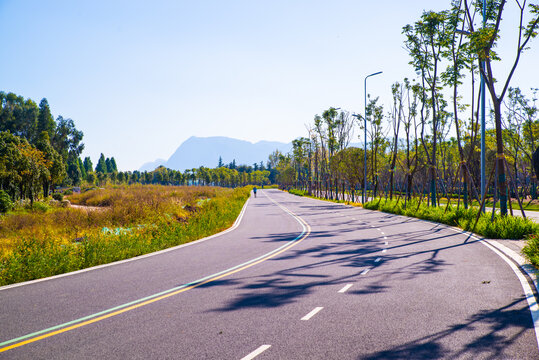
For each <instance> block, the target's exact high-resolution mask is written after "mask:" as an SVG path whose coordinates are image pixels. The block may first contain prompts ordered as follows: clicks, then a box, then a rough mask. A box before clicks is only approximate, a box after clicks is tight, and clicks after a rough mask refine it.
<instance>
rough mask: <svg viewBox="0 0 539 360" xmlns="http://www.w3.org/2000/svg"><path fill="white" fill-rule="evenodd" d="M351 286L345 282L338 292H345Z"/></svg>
mask: <svg viewBox="0 0 539 360" xmlns="http://www.w3.org/2000/svg"><path fill="white" fill-rule="evenodd" d="M351 287H352V284H346V285H345V286H344V287H343V288H342V289H341V290H339V292H340V293H345V292H346V291H347V290H348V289H350V288H351Z"/></svg>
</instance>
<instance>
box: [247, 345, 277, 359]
mask: <svg viewBox="0 0 539 360" xmlns="http://www.w3.org/2000/svg"><path fill="white" fill-rule="evenodd" d="M270 347H271V345H262V346H260V347H259V348H258V349H256V350H255V351H253V352H252V353H250V354H249V355H247V356H244V357H242V358H241V360H251V359H254V358H255V357H257V356H258V355H260V354H262V353H263V352H264V351H266V350H268V349H269V348H270Z"/></svg>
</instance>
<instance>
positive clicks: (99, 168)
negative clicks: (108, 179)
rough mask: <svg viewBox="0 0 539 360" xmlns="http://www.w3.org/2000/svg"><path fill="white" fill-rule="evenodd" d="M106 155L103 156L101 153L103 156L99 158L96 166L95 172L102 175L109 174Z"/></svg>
mask: <svg viewBox="0 0 539 360" xmlns="http://www.w3.org/2000/svg"><path fill="white" fill-rule="evenodd" d="M105 161H106V160H105V155H103V153H101V155H100V156H99V160H98V161H97V165H96V166H95V172H96V173H102V174H106V173H107V164H106V162H105Z"/></svg>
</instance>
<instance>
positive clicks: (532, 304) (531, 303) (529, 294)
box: [479, 240, 539, 346]
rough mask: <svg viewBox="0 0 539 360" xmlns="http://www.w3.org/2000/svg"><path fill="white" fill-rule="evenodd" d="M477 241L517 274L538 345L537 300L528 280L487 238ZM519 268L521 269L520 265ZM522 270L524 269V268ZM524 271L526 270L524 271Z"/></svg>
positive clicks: (538, 315) (538, 314) (538, 307)
mask: <svg viewBox="0 0 539 360" xmlns="http://www.w3.org/2000/svg"><path fill="white" fill-rule="evenodd" d="M479 242H481V243H482V244H483V245H485V246H486V247H488V248H489V249H491V250H492V251H494V252H495V253H496V254H497V255H498V256H499V257H501V258H502V259H503V260H504V261H505V262H506V263H507V264H509V266H510V267H511V269H512V270H513V272H514V273H515V274H516V275H517V277H518V280H520V284H521V285H522V290H524V295H525V296H526V300H527V301H528V307H529V308H530V313H531V315H532V321H533V327H534V329H535V339H536V341H537V346H539V306H538V305H537V301H536V300H535V295H534V293H533V289H532V288H531V286H530V284H529V283H528V280H527V279H526V278H525V277H524V275H523V274H522V272H521V271H520V270H519V268H518V267H517V266H516V265H515V264H514V263H513V262H512V261H511V260H510V259H509V258H508V257H507V255H506V254H504V253H503V252H502V251H501V250H499V249H498V248H496V247H495V246H494V245H492V244H490V242H489V241H488V240H479ZM520 268H521V269H523V268H522V267H520ZM523 270H524V271H526V270H525V269H523ZM526 273H528V272H527V271H526ZM534 285H535V287H536V289H537V284H534Z"/></svg>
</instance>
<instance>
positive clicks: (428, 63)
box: [278, 0, 539, 214]
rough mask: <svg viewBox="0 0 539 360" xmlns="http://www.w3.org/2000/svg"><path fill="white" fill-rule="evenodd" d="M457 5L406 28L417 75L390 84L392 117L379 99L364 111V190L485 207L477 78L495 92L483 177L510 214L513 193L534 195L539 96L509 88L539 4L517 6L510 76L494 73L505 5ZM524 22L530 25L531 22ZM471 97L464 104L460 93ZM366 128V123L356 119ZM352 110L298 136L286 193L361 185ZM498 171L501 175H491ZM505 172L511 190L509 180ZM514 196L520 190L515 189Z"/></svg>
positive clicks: (462, 1) (493, 0) (284, 172)
mask: <svg viewBox="0 0 539 360" xmlns="http://www.w3.org/2000/svg"><path fill="white" fill-rule="evenodd" d="M486 3H487V6H486V8H485V19H486V21H485V24H484V25H478V22H480V20H482V12H483V8H482V4H483V2H482V1H474V2H471V1H467V0H454V1H451V4H450V8H449V9H448V10H445V11H440V12H434V11H426V12H423V14H422V15H421V17H420V19H419V20H418V21H416V22H415V23H413V24H410V25H407V26H405V27H404V28H403V34H404V36H405V48H406V49H407V50H408V53H409V55H410V65H412V66H413V68H414V70H415V72H416V74H417V78H415V79H412V80H409V79H404V80H403V81H402V82H396V83H395V84H394V85H393V86H392V89H391V90H392V103H391V105H390V106H389V111H385V110H384V106H383V105H382V104H380V103H379V99H378V98H371V97H369V101H368V104H367V109H366V114H365V116H366V118H367V133H368V135H367V139H366V141H367V143H368V150H367V152H368V153H367V156H368V162H367V171H368V175H367V177H368V179H367V180H368V183H369V185H368V189H369V190H371V191H372V193H373V195H375V196H376V195H378V194H379V192H380V191H381V190H383V191H385V192H386V193H387V195H388V196H389V197H392V196H393V192H394V191H396V190H399V191H400V192H401V193H405V194H406V198H407V199H409V198H410V197H411V196H412V195H413V193H414V192H415V193H420V194H423V193H425V192H427V191H428V192H429V193H430V197H429V202H430V204H431V205H433V206H436V205H437V204H439V201H440V196H439V195H440V194H441V195H443V196H451V194H455V193H456V192H459V193H460V194H462V197H463V202H464V206H466V207H467V206H468V201H469V199H468V197H469V196H472V197H473V198H476V199H477V200H479V198H480V194H479V190H478V186H479V183H480V152H479V143H480V133H479V129H480V126H479V115H480V113H479V109H480V107H479V106H480V101H479V99H480V95H481V94H480V87H479V83H480V82H479V77H480V75H482V76H483V77H484V79H485V83H486V88H487V91H488V93H489V95H490V104H491V108H490V116H489V120H490V121H489V124H488V125H490V126H489V129H487V133H486V145H487V149H486V158H487V177H489V174H492V175H491V179H493V181H492V182H490V184H491V185H492V186H495V187H496V189H497V191H494V187H491V189H490V190H491V194H492V195H493V196H497V197H498V198H499V200H500V207H501V212H502V214H506V213H507V196H508V195H509V196H513V197H514V196H518V195H520V196H527V195H529V196H531V197H533V198H535V197H536V196H537V195H536V194H537V191H536V187H537V180H536V176H535V172H534V171H533V152H534V151H535V149H536V146H537V145H538V144H537V143H536V139H537V137H538V136H539V123H538V121H539V119H538V112H537V107H536V104H535V101H536V95H537V89H532V91H531V92H530V93H529V94H528V95H526V94H525V93H524V92H522V91H521V90H520V89H519V88H512V87H510V81H511V80H512V77H513V74H514V72H515V69H516V67H517V65H518V62H519V60H520V57H521V55H522V53H523V52H524V51H525V50H526V49H527V48H528V46H529V41H530V40H531V39H532V38H534V37H536V35H537V29H538V22H539V5H535V4H529V5H527V4H526V1H516V2H515V4H516V6H517V7H518V10H519V11H518V14H519V16H520V17H519V18H518V19H516V20H517V23H518V28H517V29H516V30H517V33H518V37H517V41H516V44H515V45H516V50H517V51H516V55H515V57H514V58H513V59H509V60H508V62H509V63H510V65H511V67H510V72H509V74H507V75H506V76H504V77H502V76H501V75H499V74H495V73H494V69H493V66H492V65H493V63H494V62H495V61H499V60H501V59H500V58H499V56H498V55H497V54H496V52H495V51H494V49H495V48H496V46H497V45H498V44H499V41H500V27H501V24H502V14H503V13H504V9H505V7H506V5H507V4H506V3H507V1H504V0H489V1H487V2H486ZM525 19H529V20H528V21H527V23H526V22H525ZM463 93H468V94H470V95H469V98H467V99H464V98H463V96H462V95H461V94H463ZM356 119H357V120H359V121H358V122H357V125H359V128H360V129H363V126H364V125H363V122H364V118H363V117H362V116H359V115H358V116H356ZM354 125H355V124H354V120H353V117H352V116H351V115H350V113H349V112H347V111H338V110H337V109H335V108H330V109H328V110H326V111H324V112H323V113H322V116H318V115H316V116H315V118H314V121H313V123H312V124H311V125H310V126H309V128H308V137H304V138H299V139H296V140H295V141H294V143H293V146H294V148H293V151H292V153H291V154H288V155H286V156H285V155H281V157H280V161H279V165H278V168H279V170H280V173H281V174H280V177H279V180H280V182H281V183H282V184H283V185H285V186H301V187H303V188H305V190H307V191H309V192H312V193H315V194H317V195H319V196H327V197H339V196H343V195H339V194H344V192H345V190H348V188H350V189H351V191H352V192H353V191H354V190H355V189H359V188H361V186H362V184H363V180H364V179H363V170H364V168H363V166H364V164H363V156H364V153H363V149H358V148H349V147H347V145H348V143H349V141H350V139H351V137H352V134H353V129H354ZM494 174H496V176H494ZM507 175H509V179H510V180H511V179H512V181H511V188H510V189H509V188H508V182H507V180H508V179H507V178H506V176H507ZM517 189H518V191H517Z"/></svg>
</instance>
